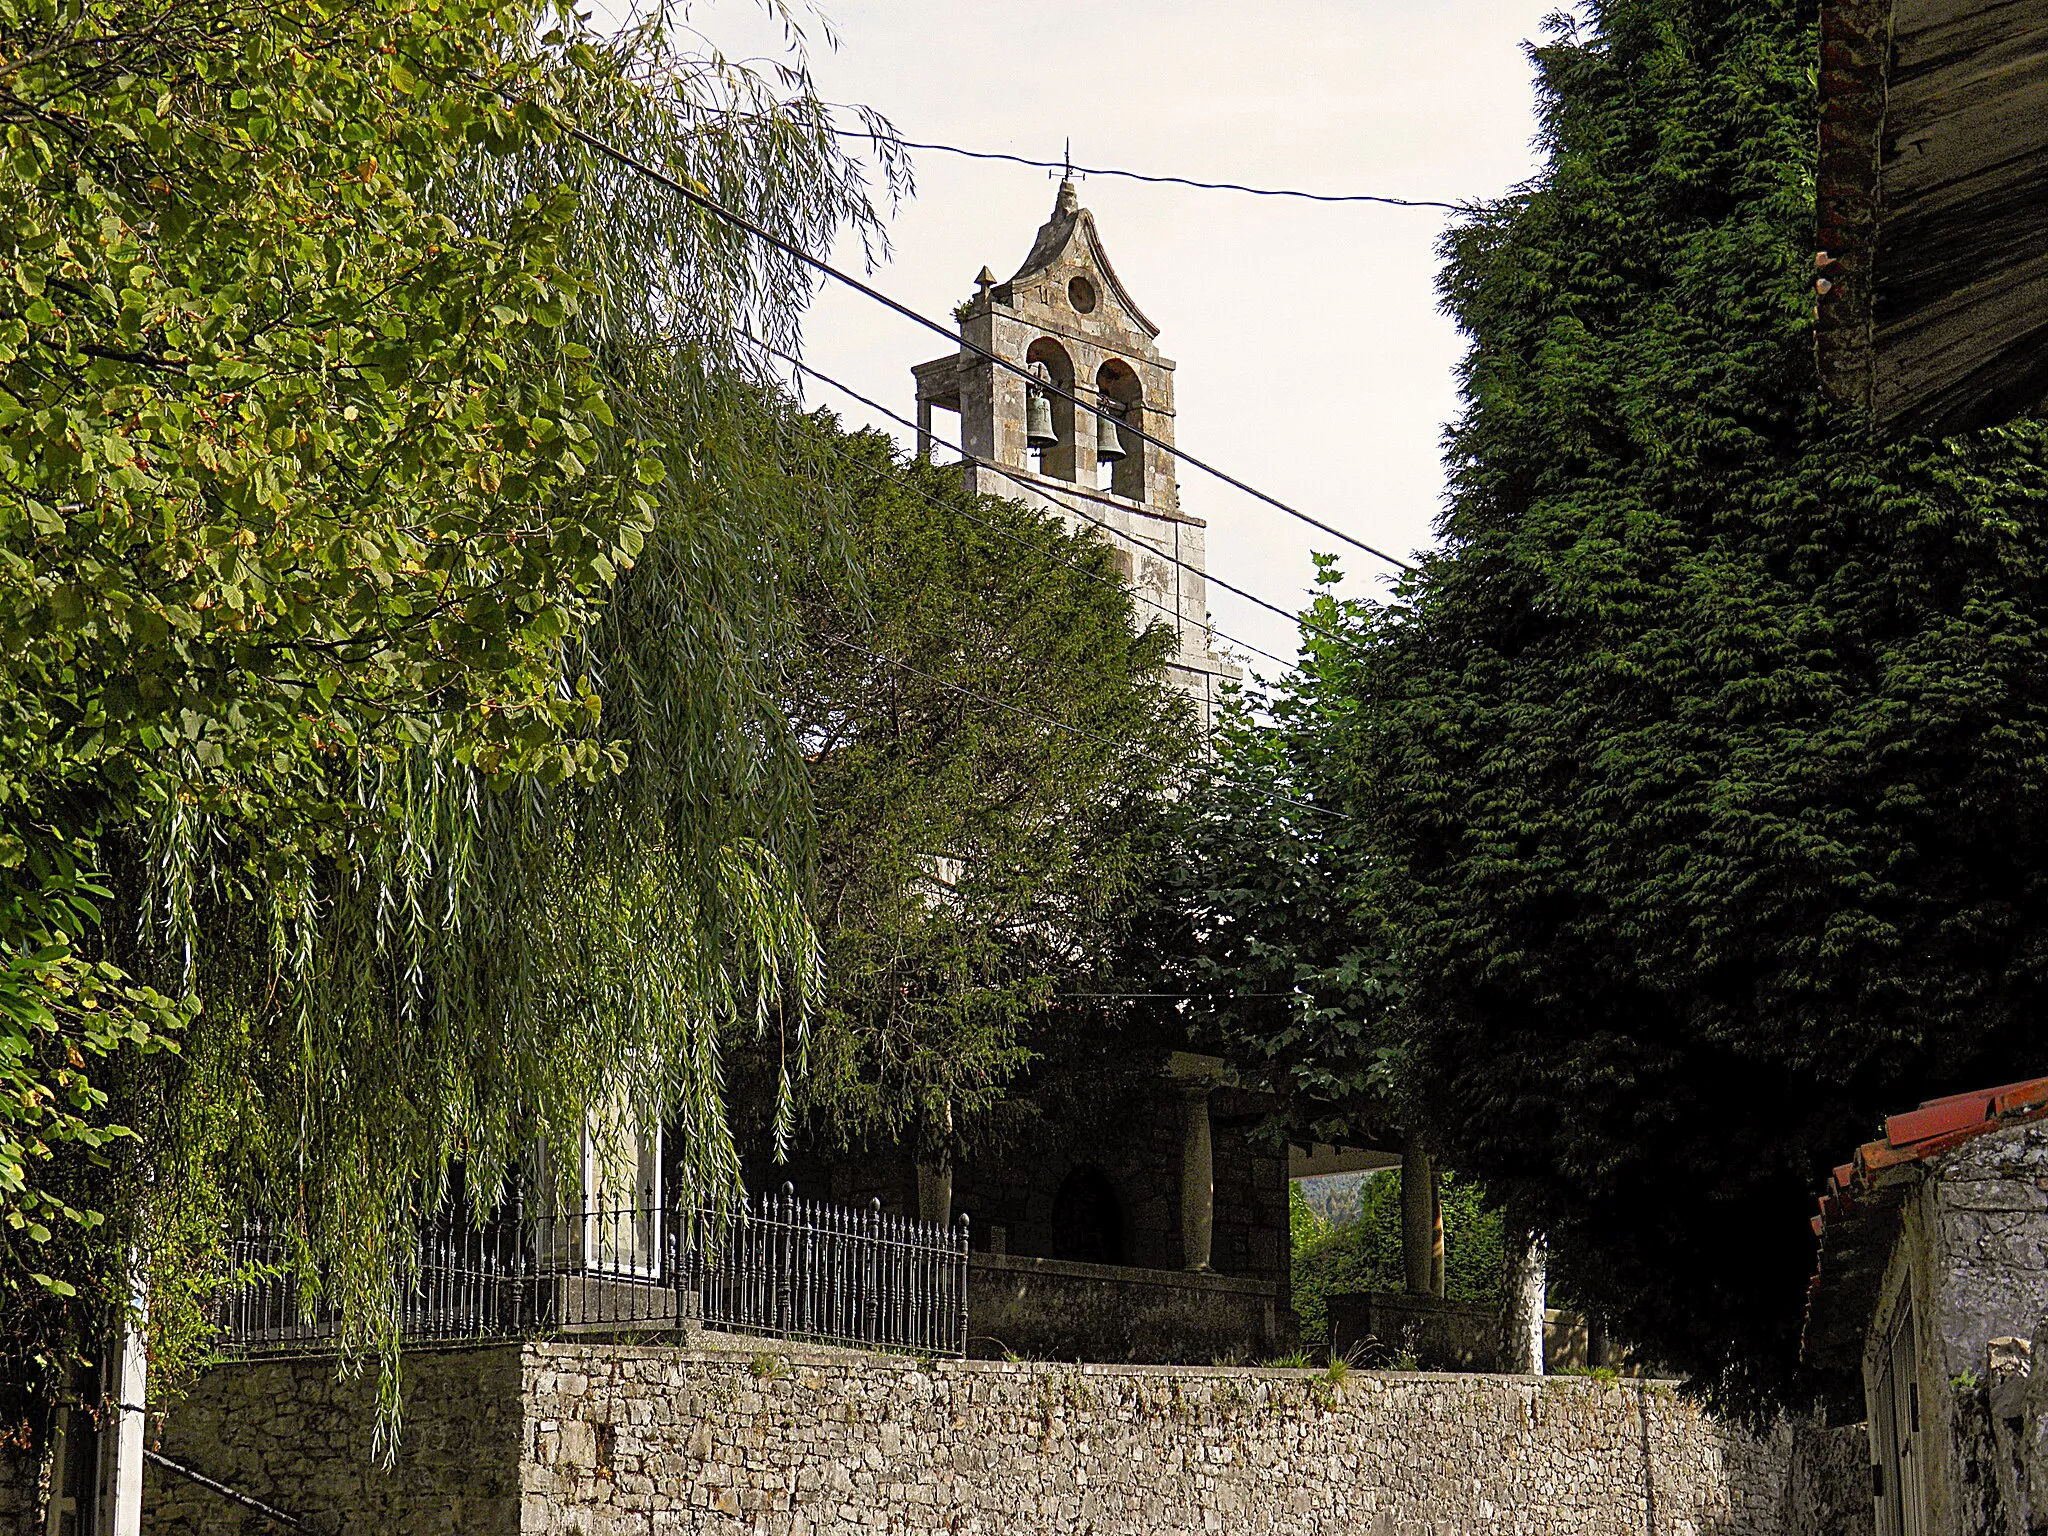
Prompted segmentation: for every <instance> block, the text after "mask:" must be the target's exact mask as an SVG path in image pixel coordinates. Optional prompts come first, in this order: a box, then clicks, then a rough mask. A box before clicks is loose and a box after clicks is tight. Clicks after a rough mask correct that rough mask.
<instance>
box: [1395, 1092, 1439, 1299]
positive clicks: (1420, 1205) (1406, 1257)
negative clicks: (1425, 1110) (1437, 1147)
mask: <svg viewBox="0 0 2048 1536" xmlns="http://www.w3.org/2000/svg"><path fill="white" fill-rule="evenodd" d="M1401 1261H1402V1267H1403V1269H1404V1270H1405V1271H1406V1273H1407V1281H1408V1294H1409V1295H1410V1296H1434V1297H1437V1298H1438V1299H1441V1298H1442V1297H1443V1294H1444V1205H1443V1192H1442V1190H1441V1189H1440V1188H1439V1187H1438V1181H1437V1175H1436V1161H1435V1159H1433V1158H1432V1157H1431V1156H1430V1155H1429V1147H1428V1145H1427V1144H1426V1143H1425V1142H1424V1141H1423V1139H1422V1135H1421V1133H1420V1132H1419V1131H1410V1132H1409V1133H1408V1134H1407V1135H1406V1137H1404V1138H1403V1140H1402V1144H1401Z"/></svg>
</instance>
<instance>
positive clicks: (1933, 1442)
mask: <svg viewBox="0 0 2048 1536" xmlns="http://www.w3.org/2000/svg"><path fill="white" fill-rule="evenodd" d="M1916 1173H1917V1183H1916V1184H1915V1185H1914V1187H1913V1188H1912V1191H1911V1193H1910V1194H1909V1195H1908V1196H1907V1197H1906V1199H1905V1202H1904V1206H1903V1210H1902V1213H1901V1215H1902V1220H1901V1222H1900V1236H1899V1241H1898V1243H1897V1244H1896V1246H1895V1247H1894V1248H1893V1250H1892V1254H1891V1258H1890V1261H1889V1263H1888V1265H1887V1270H1886V1276H1885V1280H1884V1284H1883V1287H1882V1290H1881V1293H1880V1297H1881V1299H1880V1303H1879V1307H1878V1311H1877V1315H1876V1319H1875V1321H1876V1325H1877V1326H1875V1327H1873V1328H1872V1329H1871V1330H1870V1341H1869V1344H1868V1346H1867V1350H1866V1357H1865V1361H1864V1380H1865V1386H1866V1390H1867V1392H1868V1393H1869V1394H1870V1397H1871V1402H1872V1412H1873V1413H1874V1412H1875V1411H1876V1407H1875V1394H1876V1383H1877V1380H1878V1369H1879V1363H1880V1361H1879V1351H1880V1350H1881V1348H1882V1347H1884V1345H1885V1343H1886V1342H1887V1341H1888V1340H1889V1337H1890V1332H1891V1329H1892V1327H1893V1325H1894V1322H1895V1320H1896V1319H1897V1318H1898V1317H1899V1316H1900V1315H1901V1312H1902V1309H1903V1308H1905V1307H1906V1306H1908V1305H1910V1306H1911V1308H1912V1319H1913V1329H1914V1334H1915V1338H1916V1349H1915V1356H1916V1362H1917V1365H1918V1373H1919V1401H1920V1403H1921V1404H1922V1406H1923V1410H1924V1413H1923V1417H1924V1429H1923V1432H1922V1433H1921V1434H1919V1435H1918V1436H1917V1437H1916V1439H1915V1445H1916V1453H1917V1454H1918V1455H1919V1456H1920V1457H1921V1458H1922V1465H1923V1469H1924V1470H1923V1473H1922V1475H1923V1476H1924V1477H1925V1479H1926V1497H1927V1505H1928V1513H1929V1516H1930V1518H1931V1519H1932V1520H1933V1522H1934V1526H1933V1528H1934V1529H1937V1530H1942V1531H1957V1532H1963V1531H1978V1530H1993V1529H1996V1528H1997V1526H1998V1521H1997V1520H1996V1518H1995V1517H1994V1516H1993V1515H1992V1514H1991V1513H1990V1512H1989V1506H1988V1504H1987V1500H1989V1499H1990V1498H1991V1497H1992V1496H1993V1492H1994V1484H1993V1481H1992V1480H1991V1479H1990V1478H1989V1477H1988V1476H1986V1475H1985V1474H1984V1472H1983V1469H1982V1468H1981V1467H1980V1466H1978V1465H1977V1462H1978V1461H1979V1459H1980V1457H1981V1455H1982V1449H1981V1446H1982V1442H1983V1441H1984V1439H1985V1434H1986V1432H1987V1431H1986V1426H1984V1425H1983V1424H1982V1423H1980V1420H1981V1418H1982V1413H1981V1405H1980V1403H1979V1401H1978V1399H1979V1398H1980V1396H1981V1393H1982V1387H1983V1382H1984V1378H1985V1375H1986V1357H1987V1351H1988V1349H1989V1346H1990V1343H1991V1341H1992V1340H1993V1339H1997V1338H2008V1337H2017V1338H2020V1339H2031V1338H2032V1336H2033V1334H2034V1330H2035V1328H2036V1327H2037V1326H2038V1324H2039V1323H2040V1320H2041V1319H2042V1318H2043V1317H2044V1316H2048V1188H2044V1183H2048V1123H2044V1122H2042V1121H2028V1122H2023V1123H2020V1124H2017V1125H2012V1126H2008V1127H2006V1128H2004V1129H2001V1130H1996V1131H1990V1132H1987V1133H1985V1134H1983V1135H1979V1136H1975V1137H1973V1138H1971V1139H1970V1140H1968V1141H1965V1142H1963V1143H1962V1144H1961V1145H1960V1146H1958V1147H1956V1148H1955V1149H1954V1150H1952V1151H1949V1152H1945V1153H1943V1154H1941V1155H1940V1156H1939V1157H1938V1158H1934V1159H1930V1160H1928V1161H1927V1162H1926V1163H1925V1164H1924V1165H1921V1166H1920V1167H1919V1168H1918V1169H1917V1170H1916Z"/></svg>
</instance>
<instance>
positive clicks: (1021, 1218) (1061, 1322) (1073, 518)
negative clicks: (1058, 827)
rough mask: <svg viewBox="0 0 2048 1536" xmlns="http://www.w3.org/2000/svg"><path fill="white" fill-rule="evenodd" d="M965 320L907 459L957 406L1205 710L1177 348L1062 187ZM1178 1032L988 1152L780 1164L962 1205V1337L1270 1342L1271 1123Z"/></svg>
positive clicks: (819, 1186) (969, 450)
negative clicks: (1097, 563)
mask: <svg viewBox="0 0 2048 1536" xmlns="http://www.w3.org/2000/svg"><path fill="white" fill-rule="evenodd" d="M957 314H958V315H959V317H960V335H961V346H960V348H959V350H958V351H957V352H954V353H951V354H949V355H947V356H945V357H941V358H935V359H934V360H932V361H931V362H928V363H921V364H919V365H917V366H916V367H915V368H913V369H912V370H911V371H912V374H913V376H914V378H915V380H916V385H917V420H918V425H919V429H920V431H919V437H920V441H919V443H918V450H919V452H920V454H921V455H924V456H929V455H930V452H931V449H932V447H933V442H934V438H935V436H936V437H943V436H944V435H945V432H944V429H943V428H940V429H938V430H937V431H936V432H935V430H934V420H933V418H934V413H935V412H939V411H943V412H951V413H955V414H957V415H958V417H959V419H960V424H959V436H958V438H957V439H956V441H957V442H958V443H959V444H960V445H961V447H962V448H963V449H964V450H965V451H964V454H963V459H962V465H961V472H962V474H963V475H965V476H966V478H967V482H968V484H969V486H970V487H971V488H972V489H974V490H976V491H980V492H983V493H986V494H989V495H993V496H1004V497H1008V498H1010V499H1012V500H1016V501H1022V502H1025V503H1027V504H1029V505H1032V506H1035V507H1039V508H1041V509H1044V510H1047V511H1050V512H1052V513H1055V514H1056V515H1058V516H1059V517H1060V518H1062V519H1064V520H1065V522H1066V524H1067V526H1068V527H1069V528H1073V529H1077V530H1080V529H1093V530H1094V531H1095V532H1096V533H1097V534H1098V535H1099V536H1100V537H1101V538H1102V539H1104V540H1105V541H1106V542H1107V543H1108V545H1109V546H1110V548H1111V550H1112V552H1113V553H1114V556H1115V562H1116V566H1117V569H1118V570H1119V571H1120V572H1121V573H1122V574H1123V576H1124V578H1125V579H1126V580H1127V581H1128V582H1129V583H1130V584H1131V587H1132V589H1133V592H1134V594H1135V596H1136V597H1137V599H1138V611H1137V614H1136V618H1137V621H1138V622H1139V623H1140V624H1144V623H1147V622H1152V621H1157V620H1162V619H1163V620H1165V621H1166V622H1169V623H1171V624H1172V625H1173V626H1174V629H1175V631H1176V633H1177V634H1178V636H1179V645H1178V647H1177V650H1176V653H1175V655H1174V657H1173V659H1172V662H1171V664H1170V672H1169V676H1170V678H1171V681H1172V682H1173V683H1174V685H1175V686H1177V687H1179V688H1181V689H1182V690H1183V691H1185V692H1186V693H1187V694H1188V695H1189V697H1190V698H1191V699H1193V700H1194V702H1195V704H1196V706H1197V709H1198V712H1199V716H1200V719H1201V721H1202V723H1203V725H1204V726H1205V727H1206V726H1208V725H1209V724H1210V723H1211V721H1212V719H1213V715H1214V711H1215V709H1216V707H1217V704H1218V701H1219V697H1220V694H1221V691H1222V688H1223V686H1224V684H1225V683H1227V682H1229V681H1231V680H1234V679H1236V678H1238V677H1240V676H1241V675H1242V673H1241V671H1240V669H1239V668H1238V667H1237V666H1236V665H1235V664H1233V663H1232V662H1230V661H1228V660H1227V659H1225V658H1224V657H1221V656H1219V655H1217V654H1216V652H1215V651H1214V650H1213V649H1212V643H1211V631H1210V628H1209V613H1208V591H1207V586H1208V584H1207V581H1206V578H1205V576H1204V568H1205V567H1204V562H1205V554H1206V551H1205V549H1204V541H1203V534H1204V527H1203V524H1202V522H1201V520H1200V519H1198V518H1193V517H1189V516H1187V515H1186V514H1185V513H1183V512H1182V511H1181V509H1180V494H1179V487H1178V485H1177V484H1176V482H1175V478H1174V461H1173V458H1172V456H1171V454H1170V453H1169V452H1167V451H1166V450H1167V449H1169V448H1170V447H1171V445H1172V443H1173V432H1174V410H1173V371H1174V365H1173V363H1172V361H1171V360H1170V359H1168V358H1167V357H1165V356H1163V355H1162V354H1161V353H1160V351H1159V348H1158V345H1157V342H1156V338H1157V336H1158V334H1159V328H1158V327H1157V326H1156V325H1154V324H1153V323H1152V321H1151V320H1149V319H1148V318H1147V317H1146V315H1145V313H1144V311H1143V310H1141V309H1139V308H1138V305H1137V302H1136V300H1134V299H1133V298H1132V297H1131V295H1130V294H1129V292H1128V291H1126V289H1125V288H1124V285H1123V282H1122V280H1121V279H1119V278H1118V276H1117V274H1116V269H1115V268H1114V267H1112V266H1111V265H1110V262H1109V257H1108V254H1107V253H1106V252H1105V251H1104V249H1103V246H1102V239H1101V236H1100V235H1099V234H1098V233H1097V231H1096V227H1095V220H1094V217H1093V216H1092V215H1091V214H1090V213H1089V212H1088V210H1087V209H1085V208H1083V207H1082V206H1081V205H1080V201H1079V199H1078V197H1077V196H1076V194H1075V190H1074V186H1073V184H1072V183H1071V182H1062V183H1061V185H1060V189H1059V197H1058V201H1057V203H1056V205H1055V206H1054V208H1053V212H1052V217H1051V218H1050V219H1049V220H1047V221H1046V223H1045V224H1044V226H1043V227H1042V228H1040V230H1039V231H1038V236H1037V239H1036V240H1034V241H1033V242H1032V246H1031V250H1030V254H1029V255H1027V256H1026V257H1025V258H1024V262H1023V265H1022V266H1020V267H1019V268H1018V269H1017V272H1016V274H1015V275H1014V276H1012V277H1011V278H1010V279H1009V280H1008V281H1007V282H1001V283H999V282H997V281H996V280H995V279H994V277H993V275H992V274H990V273H989V272H988V271H987V269H985V268H984V269H983V272H982V274H981V278H980V280H979V282H978V284H977V291H976V293H975V294H974V296H973V297H972V298H970V299H968V300H967V301H966V302H965V303H964V304H962V305H961V306H960V308H959V310H958V311H957ZM1006 364H1007V365H1008V366H1005V365H1006ZM1141 434H1142V435H1141ZM1148 439H1149V441H1148ZM1185 1043H1186V1042H1185V1040H1184V1039H1173V1038H1167V1037H1164V1036H1158V1035H1156V1033H1155V1034H1151V1035H1146V1034H1144V1032H1142V1031H1137V1030H1133V1031H1131V1032H1130V1033H1129V1034H1120V1035H1119V1036H1118V1038H1116V1039H1114V1040H1108V1041H1104V1042H1102V1043H1101V1044H1102V1060H1101V1062H1100V1063H1098V1064H1097V1065H1096V1066H1094V1067H1092V1068H1090V1069H1088V1070H1086V1071H1084V1072H1082V1073H1080V1074H1079V1079H1078V1081H1077V1082H1073V1083H1068V1084H1066V1085H1065V1086H1063V1087H1060V1086H1048V1084H1047V1083H1045V1082H1044V1081H1043V1080H1040V1081H1037V1082H1035V1083H1034V1084H1032V1085H1031V1086H1030V1087H1029V1088H1028V1089H1027V1090H1026V1091H1027V1092H1028V1093H1029V1094H1030V1095H1031V1096H1032V1098H1033V1103H1032V1106H1031V1114H1030V1115H1029V1116H1028V1117H1027V1119H1026V1123H1025V1124H1024V1125H1023V1126H1022V1127H1021V1128H1020V1130H1019V1132H1018V1134H1017V1136H1016V1137H1015V1139H1014V1141H1013V1143H1012V1144H1011V1146H1010V1147H1009V1149H1008V1150H1007V1151H1006V1152H1005V1153H1003V1154H1001V1155H993V1154H992V1155H987V1156H982V1157H971V1158H965V1159H962V1160H961V1161H959V1162H957V1163H954V1164H952V1165H949V1166H946V1167H943V1168H941V1167H932V1166H929V1165H926V1166H920V1165H919V1162H918V1160H917V1159H916V1157H915V1156H914V1155H913V1152H912V1150H911V1149H910V1148H909V1147H908V1146H901V1147H895V1148H881V1149H876V1150H875V1151H873V1152H872V1153H870V1154H869V1155H867V1156H862V1157H858V1158H834V1157H829V1156H820V1155H817V1154H815V1153H810V1154H807V1153H804V1152H801V1151H799V1152H797V1153H796V1154H795V1155H794V1156H793V1157H792V1159H791V1161H790V1162H789V1163H788V1164H787V1165H786V1167H785V1168H783V1169H781V1170H778V1171H776V1172H774V1173H773V1174H772V1175H770V1176H771V1177H774V1178H777V1179H779V1178H782V1177H785V1176H786V1177H789V1178H790V1179H792V1180H793V1182H794V1184H795V1187H796V1188H797V1189H799V1190H801V1191H803V1192H804V1193H806V1194H814V1195H818V1196H822V1197H824V1198H826V1199H829V1200H832V1201H834V1202H837V1203H840V1204H844V1205H855V1206H858V1205H864V1204H866V1203H867V1202H868V1201H870V1200H875V1201H879V1202H880V1203H881V1205H882V1206H883V1208H884V1209H886V1210H889V1211H893V1212H900V1213H904V1214H915V1215H918V1216H920V1217H922V1218H924V1219H925V1220H927V1221H941V1222H943V1221H947V1220H950V1219H952V1218H953V1217H954V1216H956V1215H957V1214H959V1213H962V1212H965V1213H967V1215H968V1216H969V1217H970V1223H969V1225H970V1230H971V1242H972V1245H973V1251H972V1254H971V1259H970V1265H969V1284H968V1309H967V1310H968V1319H969V1333H970V1337H969V1348H970V1351H971V1352H973V1353H976V1354H1001V1353H1003V1352H1005V1351H1009V1352H1014V1353H1017V1354H1022V1355H1027V1356H1036V1357H1050V1358H1055V1359H1068V1360H1071V1359H1076V1358H1084V1359H1092V1360H1153V1361H1171V1360H1181V1361H1193V1362H1196V1363H1200V1364H1208V1363H1209V1362H1210V1361H1212V1360H1215V1359H1218V1358H1225V1359H1228V1358H1236V1359H1243V1360H1256V1359H1261V1358H1267V1357H1270V1356H1271V1355H1273V1354H1275V1353H1277V1352H1279V1351H1281V1350H1283V1349H1285V1348H1287V1347H1289V1346H1290V1344H1291V1342H1292V1338H1293V1314H1292V1311H1291V1309H1290V1307H1289V1294H1288V1268H1289V1258H1290V1255H1289V1241H1288V1237H1289V1234H1288V1206H1287V1193H1288V1172H1289V1163H1288V1149H1287V1148H1286V1147H1285V1146H1284V1145H1281V1144H1279V1143H1277V1142H1269V1141H1268V1140H1266V1137H1265V1125H1266V1121H1267V1120H1268V1117H1269V1115H1268V1112H1269V1109H1270V1103H1269V1101H1268V1100H1267V1099H1266V1098H1265V1096H1263V1095H1261V1094H1258V1093H1254V1092H1250V1091H1247V1090H1245V1089H1243V1088H1240V1087H1238V1086H1236V1085H1235V1083H1234V1081H1233V1077H1232V1074H1231V1073H1230V1072H1229V1071H1228V1069H1227V1067H1226V1065H1225V1063H1224V1062H1223V1061H1221V1060H1220V1059H1218V1058H1216V1057H1213V1056H1206V1055H1200V1054H1196V1053H1194V1052H1190V1051H1187V1050H1185V1049H1180V1048H1178V1047H1181V1046H1184V1045H1185ZM762 1171H763V1172H764V1173H766V1172H767V1171H768V1170H766V1169H763V1170H762Z"/></svg>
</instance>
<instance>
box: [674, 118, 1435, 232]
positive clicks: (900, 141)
mask: <svg viewBox="0 0 2048 1536" xmlns="http://www.w3.org/2000/svg"><path fill="white" fill-rule="evenodd" d="M819 105H821V106H824V107H828V108H832V109H835V110H840V111H859V110H860V109H859V108H857V107H851V106H849V105H848V104H847V103H845V102H838V101H834V102H821V103H819ZM706 110H709V111H714V112H716V113H717V115H719V116H722V117H740V118H752V119H754V120H756V121H768V120H770V119H773V118H777V117H783V116H784V114H782V113H779V112H739V111H732V110H725V109H717V108H711V109H706ZM785 121H792V122H793V121H795V119H793V118H785ZM827 131H828V132H830V133H832V134H835V135H836V136H838V137H839V138H842V139H870V140H874V141H876V142H881V143H888V144H893V145H895V146H897V147H898V148H901V149H929V150H935V151H937V152H938V153H940V154H946V155H959V156H962V157H963V158H965V159H968V160H1001V161H1005V162H1007V163H1008V164H1011V165H1028V166H1032V167H1034V168H1035V169H1038V170H1044V171H1064V172H1065V173H1066V174H1067V175H1068V176H1117V177H1121V178H1122V179H1123V180H1125V181H1142V182H1146V183H1148V184H1150V185H1153V186H1164V187H1192V188H1193V189H1194V190H1196V191H1198V192H1242V193H1244V194H1245V195H1246V196H1248V197H1291V198H1298V199H1299V200H1301V201H1303V202H1309V203H1379V204H1383V205H1384V206H1386V207H1389V208H1441V209H1444V210H1445V211H1446V212H1449V213H1467V212H1470V211H1471V209H1472V204H1470V203H1446V202H1440V201H1438V200H1437V199H1435V198H1428V197H1388V196H1385V195H1384V194H1380V193H1372V192H1304V191H1302V190H1300V189H1299V188H1295V187H1248V186H1246V185H1245V184H1244V183H1243V182H1237V181H1197V180H1195V179H1193V178H1192V177H1188V176H1154V175H1148V174H1147V173H1146V172H1144V171H1125V170H1119V169H1117V168H1115V167H1113V166H1103V165H1075V164H1074V163H1073V162H1072V161H1071V160H1033V159H1031V158H1030V157H1029V156H1027V155H1010V154H1004V153H1002V152H1000V151H998V150H990V149H967V148H965V147H963V146H961V145H959V144H929V143H919V142H918V141H917V140H916V139H906V138H903V137H902V136H900V135H898V134H895V133H880V132H877V131H874V130H871V129H867V128H840V127H838V126H836V125H835V126H832V127H830V128H828V129H827Z"/></svg>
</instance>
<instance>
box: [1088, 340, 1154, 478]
mask: <svg viewBox="0 0 2048 1536" xmlns="http://www.w3.org/2000/svg"><path fill="white" fill-rule="evenodd" d="M1095 397H1096V399H1097V400H1099V401H1101V402H1102V413H1101V414H1100V415H1099V416H1098V417H1097V418H1096V421H1095V460H1096V462H1097V463H1098V464H1100V465H1104V466H1106V469H1105V471H1104V472H1103V473H1102V474H1101V476H1100V488H1101V489H1103V490H1106V491H1113V492H1115V493H1116V494H1117V495H1119V496H1128V497H1130V499H1131V500H1132V501H1143V500H1144V499H1145V444H1144V441H1143V440H1142V439H1141V438H1139V437H1138V435H1137V433H1136V432H1134V431H1132V430H1131V429H1132V428H1133V427H1138V428H1142V427H1143V425H1144V421H1145V387H1144V386H1143V385H1142V384H1140V383H1139V382H1138V375H1137V372H1136V371H1135V370H1134V369H1133V368H1132V367H1131V365H1130V364H1129V363H1127V362H1125V361H1123V360H1122V359H1121V358H1115V357H1112V358H1111V359H1110V360H1109V361H1108V362H1106V363H1104V364H1103V365H1102V366H1101V367H1100V368H1098V369H1097V370H1096V372H1095Z"/></svg>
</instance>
